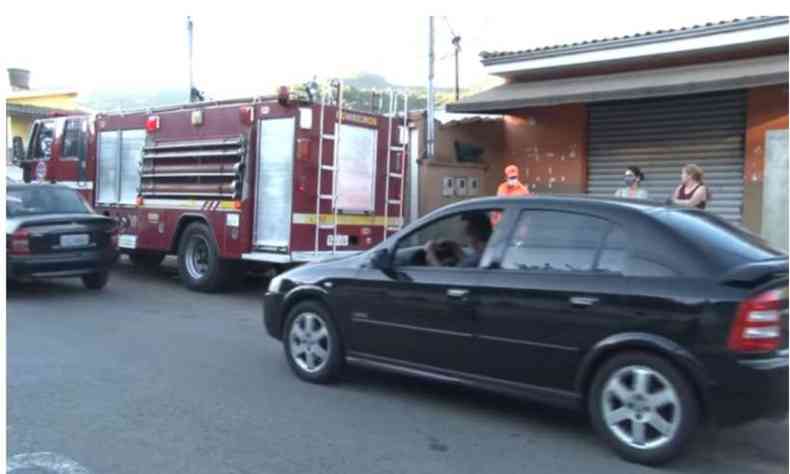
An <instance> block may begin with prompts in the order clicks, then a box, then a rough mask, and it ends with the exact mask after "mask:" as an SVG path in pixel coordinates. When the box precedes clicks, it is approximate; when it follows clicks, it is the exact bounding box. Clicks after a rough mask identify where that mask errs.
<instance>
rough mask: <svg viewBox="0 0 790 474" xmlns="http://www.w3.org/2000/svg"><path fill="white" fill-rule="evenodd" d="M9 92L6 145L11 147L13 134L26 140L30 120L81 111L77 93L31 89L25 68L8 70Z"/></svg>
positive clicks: (7, 99) (28, 75)
mask: <svg viewBox="0 0 790 474" xmlns="http://www.w3.org/2000/svg"><path fill="white" fill-rule="evenodd" d="M8 76H9V84H10V89H11V90H10V92H9V93H8V95H7V96H6V142H7V143H6V146H7V148H8V149H10V148H11V143H12V140H13V137H22V139H25V138H26V137H27V135H28V133H29V132H30V128H31V126H32V125H33V121H34V120H36V119H40V118H46V117H48V116H50V115H51V114H53V113H61V114H71V113H75V112H80V108H79V106H78V105H77V92H74V91H52V90H31V89H30V85H29V80H30V72H29V71H26V70H24V69H9V70H8Z"/></svg>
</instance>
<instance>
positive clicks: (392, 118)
mask: <svg viewBox="0 0 790 474" xmlns="http://www.w3.org/2000/svg"><path fill="white" fill-rule="evenodd" d="M401 98H403V109H400V108H399V106H400V105H399V102H400V99H401ZM399 112H400V114H402V115H403V122H402V124H399V123H398V122H399V120H398V119H399ZM388 115H389V124H388V127H387V137H388V139H389V140H388V143H387V144H388V146H389V150H388V151H387V178H386V184H385V186H384V188H385V190H384V196H385V204H384V238H387V237H388V236H389V233H390V232H397V231H399V230H400V229H401V227H403V214H404V212H403V210H404V209H403V208H404V206H403V190H404V185H405V182H406V152H407V150H408V141H409V128H408V127H409V96H408V95H407V94H405V93H402V92H396V91H395V90H392V89H391V90H390V110H389V114H388ZM396 125H397V126H398V129H397V130H396V137H397V138H396V142H397V143H398V144H397V145H393V144H392V130H393V127H395V126H396ZM401 127H402V128H401ZM404 135H405V136H404ZM393 154H397V158H396V159H395V160H398V161H395V160H393V156H392V155H393ZM393 161H395V163H398V167H397V169H395V170H393V169H392V163H393ZM393 181H395V182H394V183H393ZM391 186H392V187H393V189H396V190H397V191H396V193H397V194H396V196H395V197H392V196H391V195H390V187H391ZM390 206H394V207H397V211H396V212H392V213H391V212H390ZM396 218H397V220H396V222H395V223H391V222H390V220H391V219H392V220H395V219H396Z"/></svg>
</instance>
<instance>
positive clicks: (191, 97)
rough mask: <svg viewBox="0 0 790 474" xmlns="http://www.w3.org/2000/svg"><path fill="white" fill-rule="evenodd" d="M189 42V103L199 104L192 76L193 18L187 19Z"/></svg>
mask: <svg viewBox="0 0 790 474" xmlns="http://www.w3.org/2000/svg"><path fill="white" fill-rule="evenodd" d="M187 40H188V43H189V101H190V102H197V97H196V95H195V78H194V76H193V74H192V17H191V16H188V17H187Z"/></svg>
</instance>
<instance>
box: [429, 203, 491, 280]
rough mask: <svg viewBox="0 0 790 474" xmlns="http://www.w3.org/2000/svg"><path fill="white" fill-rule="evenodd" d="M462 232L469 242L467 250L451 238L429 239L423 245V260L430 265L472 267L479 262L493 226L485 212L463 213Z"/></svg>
mask: <svg viewBox="0 0 790 474" xmlns="http://www.w3.org/2000/svg"><path fill="white" fill-rule="evenodd" d="M461 220H463V221H464V233H465V234H466V238H467V240H468V242H469V252H465V251H464V249H463V248H461V246H460V245H459V244H458V243H457V242H454V241H452V240H440V241H438V242H434V241H433V240H429V241H428V242H427V243H426V244H425V247H424V250H425V260H426V262H427V263H428V265H430V266H435V267H438V266H443V267H462V268H472V267H476V266H478V265H479V264H480V259H481V257H482V256H483V251H484V250H485V248H486V244H487V243H488V239H489V238H491V234H492V232H493V228H492V226H491V220H490V219H489V218H488V216H486V214H485V213H480V212H474V213H469V214H466V215H464V216H463V217H462V218H461Z"/></svg>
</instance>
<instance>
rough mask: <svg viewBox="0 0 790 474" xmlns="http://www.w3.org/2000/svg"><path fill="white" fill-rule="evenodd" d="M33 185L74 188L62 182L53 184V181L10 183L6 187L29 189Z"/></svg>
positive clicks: (51, 187)
mask: <svg viewBox="0 0 790 474" xmlns="http://www.w3.org/2000/svg"><path fill="white" fill-rule="evenodd" d="M31 187H36V188H50V189H72V188H70V187H68V186H64V185H62V184H52V183H40V184H39V183H29V184H26V183H14V184H11V183H9V184H7V185H6V189H7V190H12V189H14V190H16V189H27V188H31Z"/></svg>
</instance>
